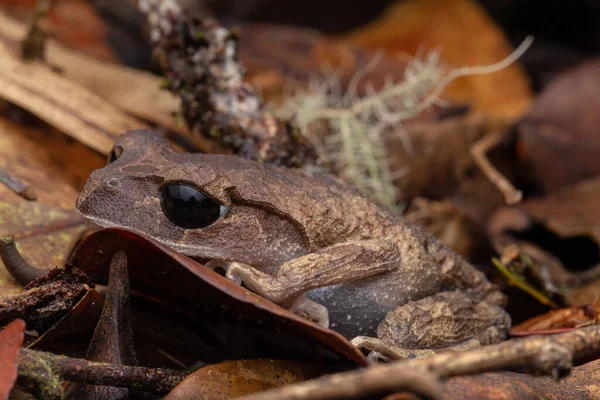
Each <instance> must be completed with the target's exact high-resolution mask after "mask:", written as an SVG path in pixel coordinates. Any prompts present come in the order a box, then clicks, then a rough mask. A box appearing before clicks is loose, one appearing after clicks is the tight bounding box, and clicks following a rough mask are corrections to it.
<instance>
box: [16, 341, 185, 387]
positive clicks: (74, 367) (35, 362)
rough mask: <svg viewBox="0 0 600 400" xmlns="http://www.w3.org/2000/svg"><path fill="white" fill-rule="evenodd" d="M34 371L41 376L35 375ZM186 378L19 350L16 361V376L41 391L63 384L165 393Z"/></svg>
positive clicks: (180, 374)
mask: <svg viewBox="0 0 600 400" xmlns="http://www.w3.org/2000/svg"><path fill="white" fill-rule="evenodd" d="M36 371H37V372H40V371H43V372H44V373H43V375H40V374H37V375H36V373H35V372H36ZM187 375H188V372H186V371H176V370H170V369H163V368H144V367H130V366H127V365H115V364H107V363H100V362H93V361H87V360H83V359H80V358H70V357H64V356H59V355H56V354H51V353H46V352H41V351H35V350H29V349H21V353H20V357H19V376H20V377H25V378H29V379H30V380H33V381H36V382H40V383H42V385H41V387H48V385H49V383H52V382H59V381H60V380H67V381H71V382H79V383H87V384H90V385H103V386H116V387H129V388H136V389H139V390H143V391H147V392H152V393H167V392H169V391H170V390H171V389H173V388H174V387H175V386H176V385H177V384H178V383H179V382H181V380H183V379H184V378H185V377H186V376H187Z"/></svg>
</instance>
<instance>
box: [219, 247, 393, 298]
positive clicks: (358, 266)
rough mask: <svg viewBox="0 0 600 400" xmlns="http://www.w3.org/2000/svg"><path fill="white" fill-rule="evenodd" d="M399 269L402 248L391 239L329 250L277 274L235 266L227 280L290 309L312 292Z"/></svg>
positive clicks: (292, 263)
mask: <svg viewBox="0 0 600 400" xmlns="http://www.w3.org/2000/svg"><path fill="white" fill-rule="evenodd" d="M399 266H400V251H399V249H398V247H397V246H396V245H395V244H394V243H392V242H390V241H387V240H381V239H373V240H361V241H351V242H345V243H338V244H335V245H332V246H329V247H325V248H323V249H320V250H318V251H316V252H314V253H310V254H307V255H304V256H302V257H298V258H295V259H292V260H289V261H287V262H285V263H283V264H282V265H281V266H280V267H279V268H278V269H277V272H276V273H275V274H273V275H270V274H267V273H264V272H261V271H259V270H257V269H255V268H253V267H251V266H249V265H245V264H240V263H231V265H229V267H228V269H227V277H228V278H230V279H233V280H241V281H242V282H244V284H245V285H246V286H247V287H248V288H249V289H250V290H252V291H253V292H255V293H257V294H259V295H261V296H262V297H264V298H266V299H268V300H270V301H272V302H274V303H277V304H282V305H283V306H285V307H289V306H291V305H292V303H293V302H294V301H295V300H296V299H297V298H298V297H299V296H300V295H301V294H303V293H306V292H308V291H310V290H313V289H316V288H320V287H324V286H330V285H335V284H338V283H342V282H349V281H353V280H358V279H363V278H366V277H369V276H372V275H375V274H379V273H382V272H387V271H390V270H393V269H395V268H398V267H399Z"/></svg>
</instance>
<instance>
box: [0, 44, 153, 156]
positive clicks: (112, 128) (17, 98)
mask: <svg viewBox="0 0 600 400" xmlns="http://www.w3.org/2000/svg"><path fill="white" fill-rule="evenodd" d="M0 55H1V56H0V97H2V98H3V99H5V100H8V101H10V102H12V103H14V104H16V105H18V106H20V107H22V108H24V109H26V110H28V111H30V112H31V113H33V114H35V115H37V116H38V117H40V118H41V119H43V120H45V121H46V122H48V123H49V124H51V125H53V126H55V127H56V128H58V129H60V130H62V131H64V132H65V133H67V134H68V135H69V136H71V137H73V138H75V139H77V140H79V141H81V142H83V143H85V144H86V145H88V146H90V147H91V148H93V149H94V150H96V151H98V152H100V153H103V154H108V153H109V151H110V150H111V149H112V142H113V139H114V137H115V136H116V135H117V134H118V133H121V132H123V131H126V130H130V129H136V128H143V127H145V125H144V124H143V123H142V122H140V121H138V120H135V119H133V118H131V117H129V116H127V115H125V114H124V113H123V112H122V111H120V110H119V109H118V108H117V107H115V106H114V105H112V104H110V103H108V102H106V101H105V100H103V99H102V98H101V97H99V96H97V95H96V94H94V93H92V92H90V91H88V90H87V89H85V88H84V87H82V86H78V85H77V84H75V83H73V82H72V81H70V80H68V79H66V78H64V77H63V76H61V75H59V74H57V73H56V72H54V71H52V70H51V69H50V67H48V66H46V65H43V64H40V63H26V64H25V63H23V62H21V61H20V60H18V59H17V58H16V57H15V56H13V55H12V54H11V53H10V52H9V51H8V49H7V48H6V46H4V45H2V46H0Z"/></svg>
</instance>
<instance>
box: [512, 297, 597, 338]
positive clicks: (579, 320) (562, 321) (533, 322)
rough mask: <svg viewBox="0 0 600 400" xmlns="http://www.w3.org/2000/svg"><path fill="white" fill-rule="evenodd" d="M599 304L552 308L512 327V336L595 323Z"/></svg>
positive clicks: (558, 330)
mask: <svg viewBox="0 0 600 400" xmlns="http://www.w3.org/2000/svg"><path fill="white" fill-rule="evenodd" d="M598 311H599V310H598V306H597V305H593V304H590V305H585V306H577V307H568V308H561V309H559V310H552V311H550V312H547V313H546V314H542V315H538V316H536V317H533V318H530V319H528V320H527V321H524V322H521V323H520V324H518V325H515V326H513V327H512V328H511V330H510V334H511V335H512V336H525V335H527V334H531V335H533V334H543V333H559V332H564V331H567V330H572V329H575V328H579V327H582V326H586V325H590V324H592V323H595V321H596V319H597V316H598Z"/></svg>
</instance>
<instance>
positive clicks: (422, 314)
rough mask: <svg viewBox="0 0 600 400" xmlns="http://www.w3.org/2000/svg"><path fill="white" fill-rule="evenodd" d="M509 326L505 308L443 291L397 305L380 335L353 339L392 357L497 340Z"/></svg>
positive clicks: (504, 335)
mask: <svg viewBox="0 0 600 400" xmlns="http://www.w3.org/2000/svg"><path fill="white" fill-rule="evenodd" d="M509 328H510V317H509V316H508V314H507V313H506V312H505V311H504V310H503V309H502V308H500V307H498V306H496V305H494V304H490V303H487V302H484V301H480V302H477V301H474V300H473V299H472V298H471V297H469V295H467V294H466V293H463V292H460V291H456V292H440V293H436V294H434V295H432V296H429V297H425V298H423V299H420V300H416V301H409V302H408V303H406V304H404V305H402V306H399V307H396V308H395V309H394V310H392V311H390V312H389V313H388V314H387V315H386V317H385V319H384V320H383V321H382V322H381V323H380V324H379V327H378V328H377V338H371V337H365V336H359V337H357V338H355V339H354V340H353V341H352V343H353V344H354V345H355V346H356V347H360V348H366V349H368V350H371V351H376V352H378V353H381V354H383V355H384V356H385V357H388V358H392V359H395V358H415V357H416V358H421V357H427V356H430V355H432V354H435V353H441V352H445V351H463V350H467V349H471V348H473V347H478V346H480V345H485V344H492V343H497V342H499V341H501V340H502V339H504V337H506V334H507V333H508V330H509Z"/></svg>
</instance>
